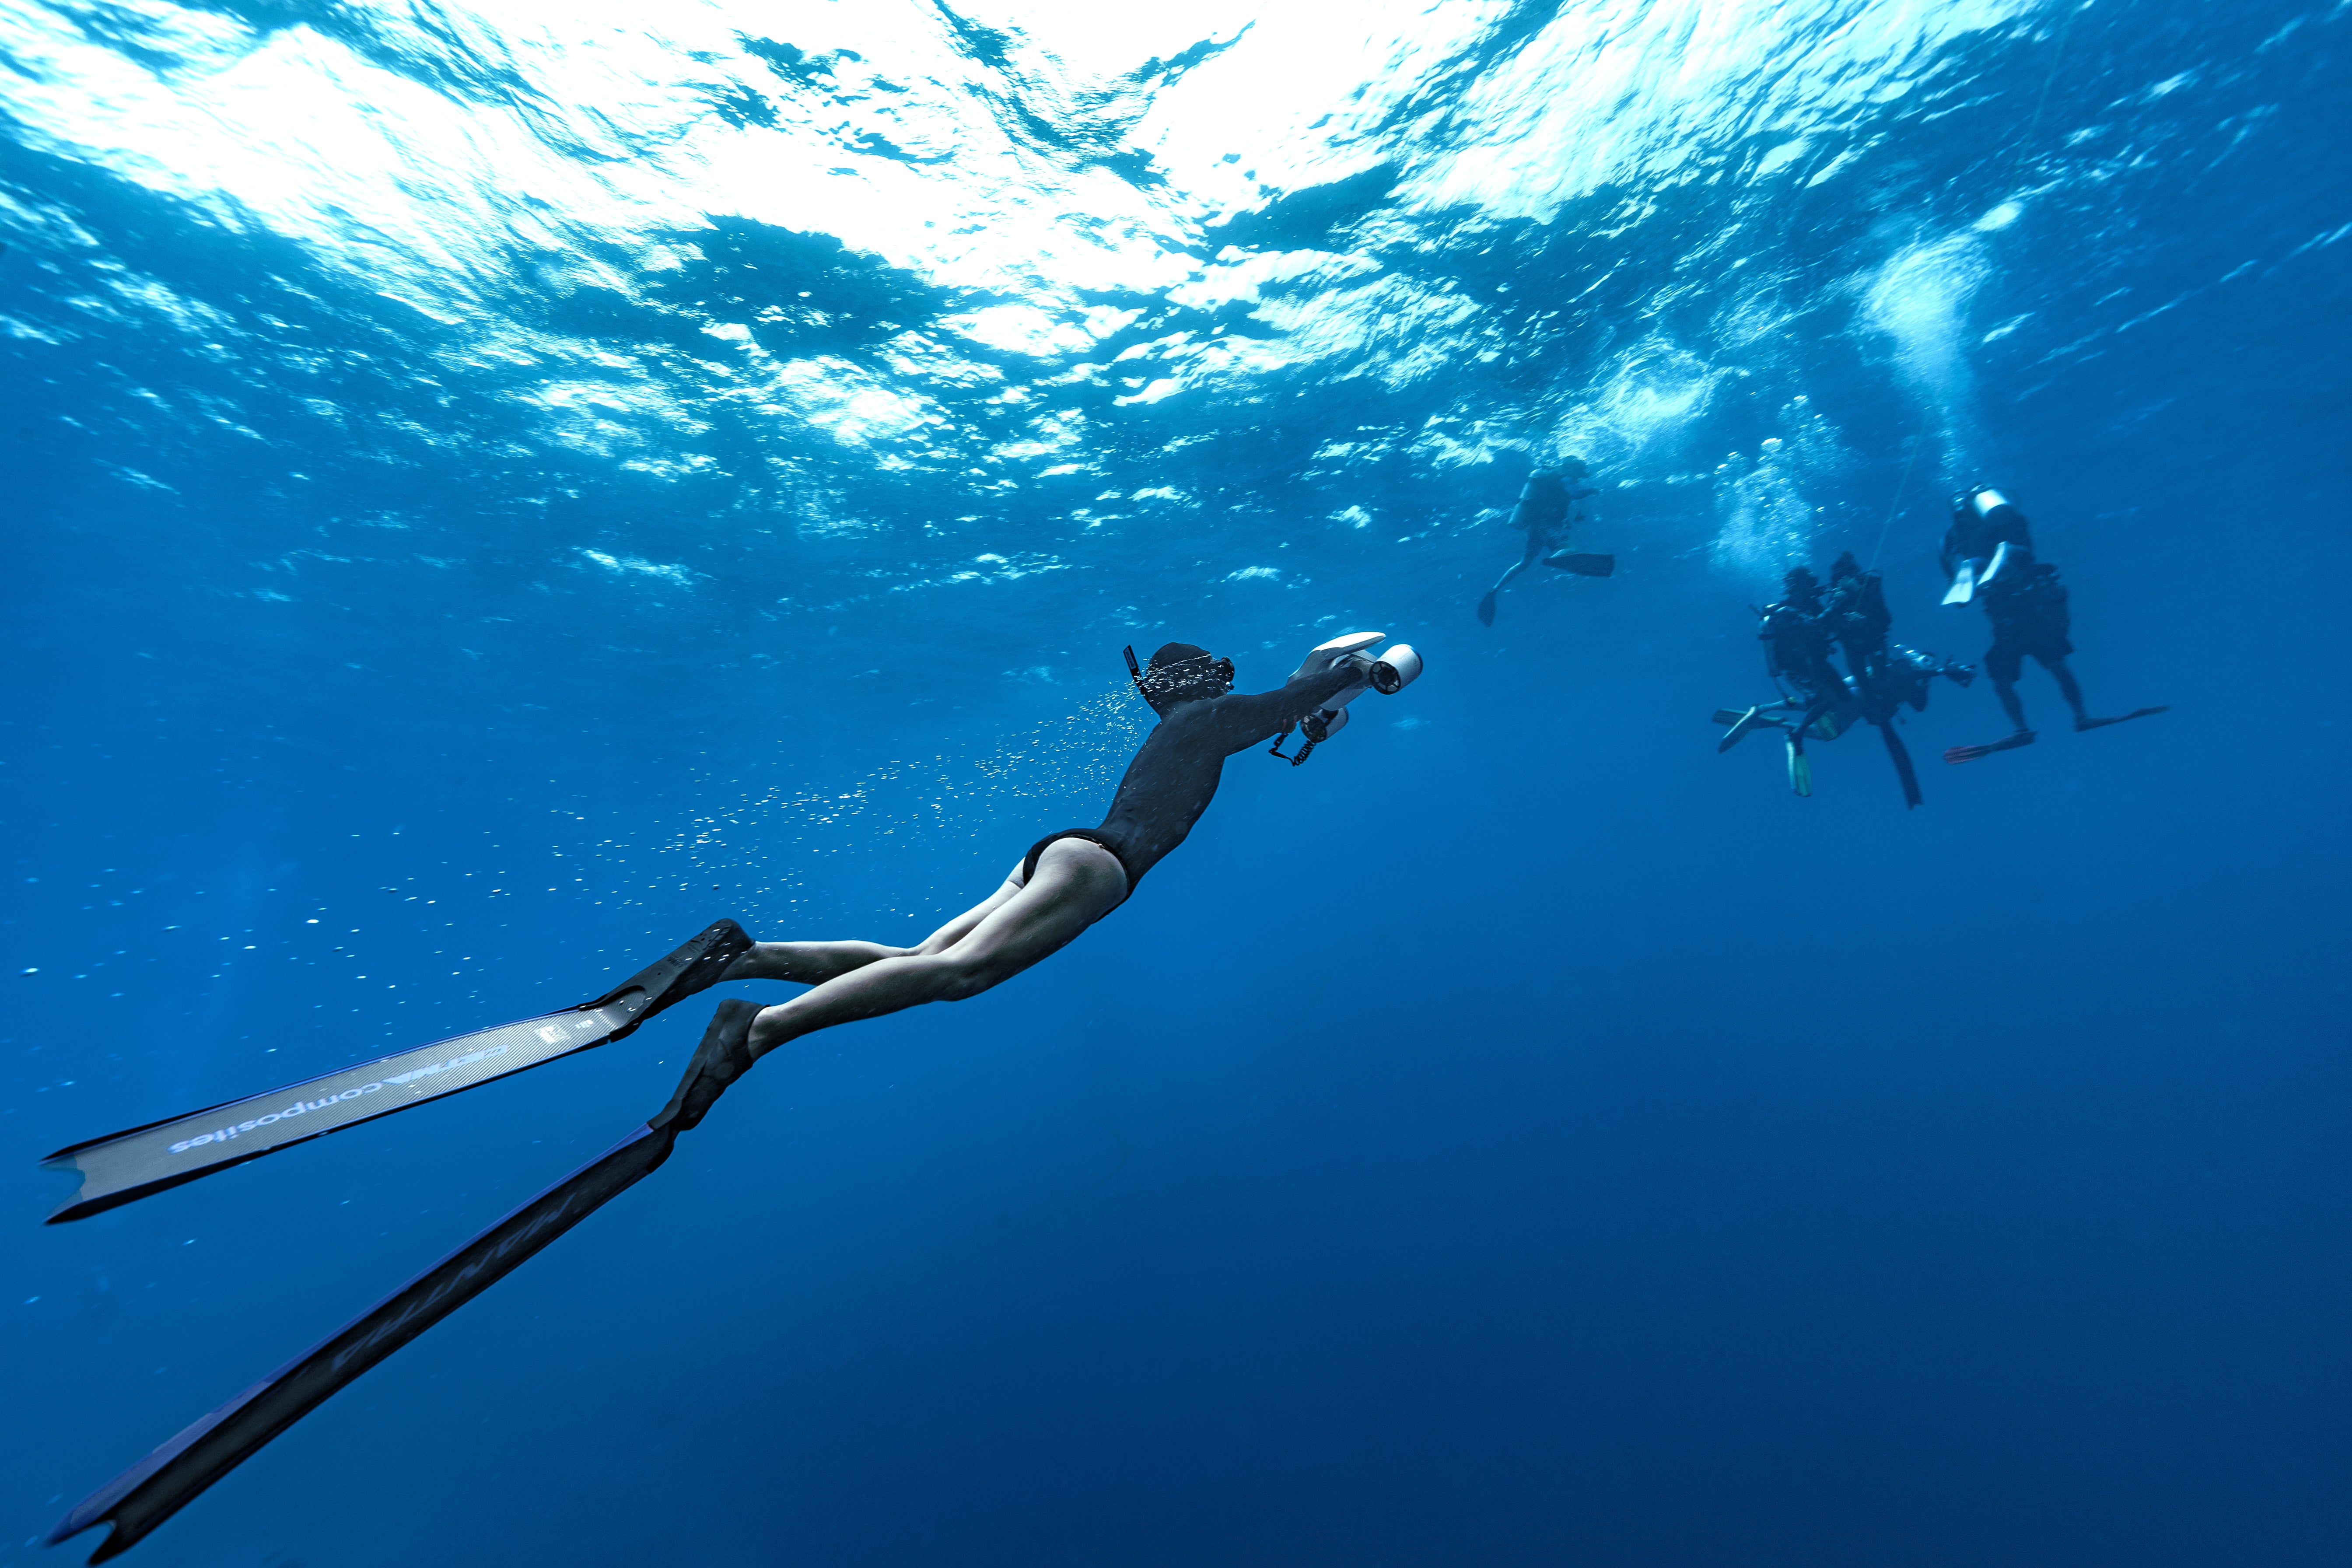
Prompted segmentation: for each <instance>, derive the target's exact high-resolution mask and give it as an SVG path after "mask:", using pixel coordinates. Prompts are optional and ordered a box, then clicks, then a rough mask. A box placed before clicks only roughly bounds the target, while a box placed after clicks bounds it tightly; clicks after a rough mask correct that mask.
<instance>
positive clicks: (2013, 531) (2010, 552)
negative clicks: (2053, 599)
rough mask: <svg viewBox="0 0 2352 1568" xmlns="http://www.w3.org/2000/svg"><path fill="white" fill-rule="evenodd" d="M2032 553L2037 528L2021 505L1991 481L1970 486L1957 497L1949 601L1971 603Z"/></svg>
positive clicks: (1948, 541) (1948, 547)
mask: <svg viewBox="0 0 2352 1568" xmlns="http://www.w3.org/2000/svg"><path fill="white" fill-rule="evenodd" d="M2032 553H2033V533H2032V526H2031V525H2030V524H2028V523H2027V522H2026V521H2025V514H2024V513H2023V512H2021V511H2020V510H2017V507H2016V504H2015V503H2014V502H2012V501H2011V500H2010V499H2009V498H2008V497H2007V496H2005V495H2003V494H2001V493H2000V491H1999V490H1997V489H1991V488H1990V487H1989V486H1985V485H1971V486H1969V488H1968V489H1964V490H1962V491H1961V492H1960V493H1959V494H1958V495H1957V496H1954V497H1953V498H1952V527H1951V531H1950V532H1948V533H1947V534H1945V536H1944V569H1945V570H1946V571H1948V572H1949V573H1950V574H1952V586H1951V588H1950V590H1949V591H1948V592H1947V593H1946V594H1945V595H1944V603H1946V604H1948V605H1965V604H1967V603H1968V602H1969V600H1971V599H1973V598H1975V597H1976V596H1977V595H1978V594H1979V592H1981V591H1982V590H1983V589H1984V587H1985V586H1986V584H1990V583H1991V582H1992V581H1993V580H1994V579H1995V578H1997V577H1999V576H2000V574H2001V573H2002V572H2003V571H2013V570H2015V569H2016V568H2017V567H2018V566H2019V565H2021V564H2022V563H2024V562H2025V561H2026V560H2027V559H2029V558H2031V557H2032ZM1956 556H1957V557H1958V559H1957V560H1955V559H1954V557H1956Z"/></svg>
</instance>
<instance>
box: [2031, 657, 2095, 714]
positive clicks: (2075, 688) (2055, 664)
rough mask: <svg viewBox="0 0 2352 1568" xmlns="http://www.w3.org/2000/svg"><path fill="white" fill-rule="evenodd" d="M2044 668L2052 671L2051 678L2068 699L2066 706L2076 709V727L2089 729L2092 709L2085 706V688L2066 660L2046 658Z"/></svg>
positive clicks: (2060, 692)
mask: <svg viewBox="0 0 2352 1568" xmlns="http://www.w3.org/2000/svg"><path fill="white" fill-rule="evenodd" d="M2042 668H2044V669H2046V670H2048V671H2049V672H2050V679H2053V680H2054V681H2056V682H2057V683H2058V694H2059V695H2060V696H2061V697H2063V698H2064V699H2065V700H2066V706H2067V707H2069V708H2072V709H2073V710H2074V728H2076V729H2077V730H2084V729H2088V728H2089V727H2090V722H2091V710H2089V709H2087V708H2085V707H2084V706H2083V688H2082V686H2081V685H2080V684H2079V683H2077V682H2076V680H2075V679H2074V671H2073V670H2071V669H2069V668H2066V661H2065V660H2064V659H2063V658H2045V659H2043V660H2042ZM2018 728H2019V729H2021V730H2022V729H2023V728H2025V726H2024V725H2022V724H2020V725H2019V726H2018Z"/></svg>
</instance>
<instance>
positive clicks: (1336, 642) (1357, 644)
mask: <svg viewBox="0 0 2352 1568" xmlns="http://www.w3.org/2000/svg"><path fill="white" fill-rule="evenodd" d="M1387 637H1388V634H1387V633H1386V632H1353V633H1350V634H1349V635H1348V636H1346V637H1333V638H1332V639H1331V640H1330V641H1329V642H1327V643H1325V644H1323V645H1322V646H1321V647H1317V648H1314V649H1311V650H1310V651H1309V652H1308V653H1307V658H1306V660H1305V662H1303V663H1302V664H1300V665H1299V667H1298V669H1297V673H1296V674H1294V675H1292V676H1291V678H1290V679H1293V680H1309V679H1314V678H1315V677H1317V676H1319V675H1328V674H1329V673H1331V672H1332V671H1333V670H1335V669H1338V668H1340V667H1341V666H1343V665H1346V666H1350V667H1352V668H1354V669H1355V670H1356V672H1357V674H1359V675H1367V674H1369V673H1370V670H1371V668H1372V656H1371V655H1370V654H1369V653H1367V652H1365V651H1364V650H1365V648H1367V647H1370V646H1371V645H1372V644H1375V643H1380V642H1383V641H1386V640H1387ZM1351 645H1352V646H1351Z"/></svg>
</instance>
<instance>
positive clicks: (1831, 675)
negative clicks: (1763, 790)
mask: <svg viewBox="0 0 2352 1568" xmlns="http://www.w3.org/2000/svg"><path fill="white" fill-rule="evenodd" d="M1826 611H1827V607H1826V606H1825V605H1823V604H1822V582H1821V579H1820V578H1818V577H1816V576H1814V575H1813V574H1812V573H1811V571H1810V570H1809V569H1808V568H1806V567H1802V566H1792V567H1790V569H1789V570H1788V572H1787V573H1786V574H1784V575H1783V576H1782V578H1781V580H1780V599H1779V600H1777V601H1776V602H1774V603H1772V604H1769V605H1766V606H1764V608H1763V609H1761V610H1759V611H1758V612H1757V616H1758V617H1759V622H1760V624H1759V626H1758V627H1757V630H1756V636H1757V639H1758V640H1759V641H1760V642H1762V643H1763V645H1764V673H1765V674H1766V675H1767V676H1769V678H1770V679H1772V680H1773V681H1774V682H1775V683H1779V682H1782V681H1785V682H1787V683H1788V685H1789V687H1790V688H1793V689H1795V691H1796V693H1797V695H1796V697H1795V698H1793V699H1790V698H1787V697H1783V698H1782V699H1780V700H1779V701H1775V702H1762V703H1759V704H1757V705H1756V706H1755V707H1753V708H1750V709H1748V710H1746V711H1745V712H1738V713H1734V712H1730V711H1729V710H1723V711H1720V712H1718V713H1717V715H1716V717H1717V721H1721V722H1725V723H1728V724H1729V725H1730V726H1731V727H1730V729H1728V730H1727V731H1725V732H1724V736H1723V739H1722V740H1721V741H1719V742H1717V743H1716V748H1715V749H1716V751H1717V752H1727V751H1729V750H1731V748H1732V747H1734V746H1736V745H1738V744H1739V742H1742V741H1744V740H1746V739H1747V738H1748V735H1749V734H1750V733H1751V732H1753V731H1757V730H1786V731H1789V734H1788V749H1789V787H1790V789H1792V790H1794V791H1795V792H1796V793H1797V794H1799V795H1811V794H1812V793H1813V768H1812V763H1810V762H1808V761H1807V760H1806V758H1805V737H1806V736H1807V735H1808V734H1811V735H1813V736H1815V737H1817V738H1818V739H1821V740H1824V741H1833V740H1835V739H1837V737H1838V736H1839V735H1840V734H1842V733H1843V731H1844V730H1845V726H1846V723H1847V722H1848V721H1849V720H1850V718H1851V716H1852V714H1853V710H1854V702H1855V697H1854V689H1853V687H1852V686H1851V685H1849V684H1848V682H1847V681H1846V679H1845V677H1843V675H1840V674H1839V673H1838V669H1837V666H1836V665H1834V664H1832V663H1831V662H1830V649H1831V647H1832V646H1833V641H1834V639H1833V637H1832V631H1831V627H1830V625H1829V619H1828V616H1827V613H1826ZM1790 713H1794V714H1795V715H1796V717H1795V718H1793V719H1791V718H1789V717H1786V715H1787V714H1790Z"/></svg>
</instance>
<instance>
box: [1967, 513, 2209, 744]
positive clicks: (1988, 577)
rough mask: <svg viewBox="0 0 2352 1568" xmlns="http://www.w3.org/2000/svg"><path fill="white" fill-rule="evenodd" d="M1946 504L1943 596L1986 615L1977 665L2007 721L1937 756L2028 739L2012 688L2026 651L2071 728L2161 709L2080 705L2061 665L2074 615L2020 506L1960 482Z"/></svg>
mask: <svg viewBox="0 0 2352 1568" xmlns="http://www.w3.org/2000/svg"><path fill="white" fill-rule="evenodd" d="M1952 511H1953V521H1952V527H1951V530H1950V531H1948V533H1946V535H1945V537H1944V558H1945V563H1946V567H1947V569H1948V570H1952V571H1954V572H1955V576H1954V579H1953V583H1954V586H1953V591H1952V593H1951V594H1948V595H1945V599H1944V602H1945V603H1946V604H1948V605H1949V604H1954V603H1960V602H1965V601H1966V600H1967V599H1969V598H1974V599H1975V600H1976V602H1977V603H1979V604H1981V605H1983V606H1984V611H1985V616H1986V618H1987V619H1989V620H1990V621H1991V622H1992V647H1990V648H1988V649H1987V650H1986V651H1985V657H1984V671H1985V674H1987V675H1988V676H1990V677H1991V678H1992V689H1993V695H1994V696H1995V697H1998V698H1999V699H2000V706H2001V710H2002V711H2003V712H2004V713H2006V714H2008V715H2009V722H2010V725H2011V729H2010V732H2009V734H2007V735H2006V736H2004V737H2002V738H2001V739H2000V740H1998V741H1992V742H1987V743H1986V744H1984V745H1980V746H1954V747H1952V748H1950V749H1949V750H1948V751H1947V752H1945V753H1944V761H1946V762H1948V763H1972V762H1975V761H1977V760H1978V759H1979V758H1982V757H1989V756H1990V755H1992V754H1993V753H1994V752H2008V751H2014V750H2015V749H2017V748H2018V747H2020V746H2030V745H2032V743H2033V731H2032V730H2031V729H2030V728H2028V727H2027V725H2026V722H2025V704H2024V702H2023V701H2021V700H2020V699H2019V697H2018V695H2017V678H2018V677H2019V675H2021V673H2023V671H2024V668H2025V660H2026V659H2027V658H2032V659H2034V660H2036V661H2037V662H2039V663H2040V664H2041V666H2042V668H2044V669H2046V670H2048V671H2049V672H2050V679H2053V680H2054V681H2056V682H2057V683H2058V692H2059V695H2061V696H2062V697H2063V698H2065V700H2066V706H2067V707H2068V708H2070V709H2072V710H2074V728H2075V729H2076V730H2078V731H2079V730H2097V729H2103V728H2105V726H2107V725H2109V724H2121V723H2125V722H2126V721H2130V720H2133V719H2145V718H2147V717H2148V716H2149V715H2150V714H2154V713H2161V712H2164V711H2165V706H2158V707H2154V708H2137V709H2134V710H2132V711H2131V712H2129V713H2119V714H2116V716H2115V717H2113V718H2106V719H2101V718H2095V717H2093V716H2092V714H2091V712H2090V710H2088V709H2087V708H2085V707H2084V703H2083V689H2082V687H2081V686H2080V685H2079V684H2078V683H2077V682H2076V681H2075V679H2074V671H2072V670H2070V669H2068V668H2066V657H2067V655H2069V654H2071V653H2073V652H2074V644H2073V643H2072V642H2071V641H2069V640H2068V638H2067V634H2068V633H2069V631H2071V630H2072V619H2073V617H2072V616H2071V615H2070V613H2069V612H2068V610H2067V607H2066V585H2065V584H2063V583H2061V582H2060V581H2059V580H2058V568H2056V567H2055V566H2053V565H2050V564H2048V563H2044V562H2040V561H2036V560H2035V559H2034V557H2033V536H2032V531H2030V530H2029V528H2028V526H2027V523H2026V520H2025V514H2024V513H2023V512H2021V511H2020V510H2018V509H2017V508H2016V507H2015V506H2014V505H2012V504H2011V502H2010V501H2009V500H2008V499H2007V498H2006V497H2004V496H2003V495H2002V494H2001V493H2000V491H1999V490H1994V489H1985V488H1984V487H1982V486H1971V487H1969V489H1964V490H1962V491H1961V492H1960V493H1959V494H1958V496H1957V497H1955V498H1954V499H1953V502H1952ZM1964 550H1974V551H1979V552H1982V551H1986V550H1990V551H1991V552H1992V553H1991V555H1990V556H1975V557H1967V556H1960V555H1958V554H1956V553H1955V552H1956V551H1964ZM1976 560H1982V561H1984V563H1985V565H1984V569H1983V570H1982V571H1981V572H1976V573H1971V572H1970V570H1969V567H1970V563H1971V562H1973V561H1976ZM1963 577H1966V578H1968V580H1969V586H1970V588H1971V592H1970V593H1969V594H1962V593H1961V592H1960V586H1961V582H1962V579H1963Z"/></svg>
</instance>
